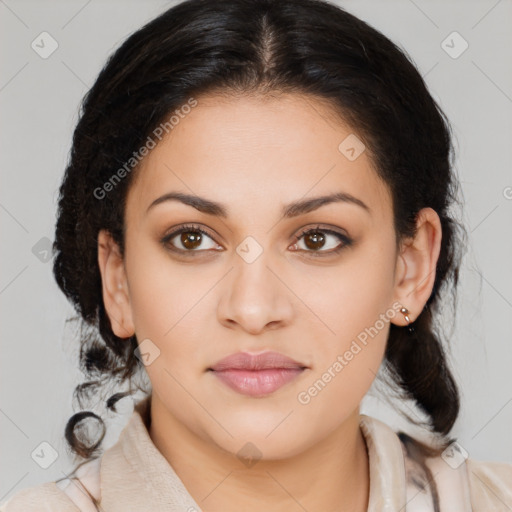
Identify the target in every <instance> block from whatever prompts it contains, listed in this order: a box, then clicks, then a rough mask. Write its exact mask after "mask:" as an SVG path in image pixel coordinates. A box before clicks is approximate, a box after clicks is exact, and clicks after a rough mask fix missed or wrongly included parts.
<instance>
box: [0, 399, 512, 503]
mask: <svg viewBox="0 0 512 512" xmlns="http://www.w3.org/2000/svg"><path fill="white" fill-rule="evenodd" d="M149 409H150V400H149V397H148V398H146V399H144V400H143V401H141V402H139V403H138V404H137V406H136V408H135V411H134V412H133V414H132V416H131V418H130V420H129V422H128V424H127V425H126V426H125V428H124V429H123V431H122V432H121V434H120V436H119V439H118V441H117V443H116V444H114V445H113V446H112V447H110V448H109V449H107V450H106V451H105V452H104V453H103V455H102V456H101V457H100V458H98V459H95V460H93V461H90V462H88V463H87V464H84V465H83V466H82V467H80V468H79V470H78V472H77V476H78V477H79V478H80V480H79V481H77V480H69V479H66V480H63V481H60V482H58V483H56V482H47V483H43V484H40V485H37V486H34V487H29V488H27V489H22V490H20V491H18V492H17V493H16V494H14V495H13V496H11V497H10V499H8V500H7V501H6V502H4V503H3V504H2V505H0V512H36V511H37V512H42V511H51V512H79V511H80V510H82V511H85V512H94V511H96V510H100V511H102V512H128V511H137V512H164V511H165V512H171V511H179V512H200V511H201V508H200V506H199V505H198V504H197V503H196V502H195V501H194V499H193V498H192V496H191V495H190V494H189V493H188V491H187V489H186V488H185V486H184V484H183V482H182V481H181V480H180V478H179V477H178V475H177V474H176V473H175V471H174V470H173V468H172V466H171V465H170V464H169V463H168V462H167V460H166V459H165V458H164V457H163V455H162V454H161V453H160V452H159V451H158V449H157V448H156V446H155V445H154V444H153V442H152V440H151V438H150V437H149V433H148V429H147V425H148V419H149V413H150V410H149ZM360 426H361V431H362V433H363V435H364V438H365V441H366V445H367V448H368V454H369V464H370V495H369V506H368V512H399V511H400V512H434V511H435V510H436V509H435V508H434V505H433V498H432V496H431V493H430V490H429V489H430V487H429V486H428V485H426V483H427V482H428V478H427V479H426V478H425V476H424V473H422V470H421V468H420V467H419V466H418V465H417V463H416V462H415V461H414V460H412V459H411V458H410V457H409V456H408V455H407V451H406V449H405V447H404V444H402V442H401V440H400V438H399V437H398V436H397V434H396V433H395V432H394V431H393V430H392V429H391V428H390V427H389V426H388V425H386V424H385V423H383V422H381V421H380V420H378V419H376V418H372V417H370V416H367V415H364V414H361V415H360ZM427 465H428V467H429V468H430V470H431V472H432V473H431V474H432V476H433V477H434V478H435V481H436V482H437V487H438V493H439V502H440V508H439V510H440V512H494V511H496V512H511V511H512V464H508V463H500V462H481V461H474V460H472V459H471V458H466V459H464V457H463V456H460V454H458V453H456V450H455V453H452V454H451V456H450V457H438V458H430V459H427ZM82 484H83V486H82ZM84 487H85V488H84ZM86 489H87V490H88V491H89V492H90V493H91V494H92V495H93V496H95V497H97V498H100V497H101V500H100V503H99V507H98V508H96V507H95V506H94V505H93V503H92V501H91V500H90V498H89V496H88V493H87V491H86ZM311 512H313V511H311Z"/></svg>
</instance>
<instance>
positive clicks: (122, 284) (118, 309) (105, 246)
mask: <svg viewBox="0 0 512 512" xmlns="http://www.w3.org/2000/svg"><path fill="white" fill-rule="evenodd" d="M98 266H99V269H100V274H101V286H102V295H103V303H104V304H105V310H106V311H107V314H108V317H109V319H110V325H111V327H112V331H113V332H114V334H115V335H116V336H118V337H119V338H129V337H130V336H133V334H134V332H135V328H134V325H133V320H132V313H131V305H130V296H129V292H128V286H127V279H126V272H125V267H124V261H123V258H122V256H121V254H120V251H119V247H118V245H117V244H116V242H115V241H114V240H113V238H112V235H111V234H110V233H109V232H108V231H106V230H104V229H102V230H100V232H99V233H98Z"/></svg>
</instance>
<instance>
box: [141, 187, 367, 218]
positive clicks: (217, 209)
mask: <svg viewBox="0 0 512 512" xmlns="http://www.w3.org/2000/svg"><path fill="white" fill-rule="evenodd" d="M166 201H179V202H181V203H183V204H186V205H188V206H192V207H193V208H195V209H196V210H198V211H200V212H202V213H206V214H208V215H214V216H216V217H222V218H227V217H228V209H227V208H226V207H225V206H223V205H222V204H220V203H216V202H215V201H212V200H210V199H206V198H204V197H199V196H196V195H190V194H184V193H182V192H169V193H167V194H164V195H163V196H161V197H158V198H157V199H155V200H154V201H153V202H152V203H151V204H150V205H149V207H148V209H147V210H146V214H147V213H148V212H149V210H151V208H153V207H155V206H156V205H158V204H162V203H164V202H166ZM340 202H341V203H348V204H354V205H357V206H360V207H361V208H362V209H364V210H365V211H366V212H367V213H369V214H370V215H371V210H370V207H369V206H368V205H367V204H366V203H364V202H363V201H361V199H358V198H357V197H354V196H353V195H351V194H348V193H346V192H336V193H333V194H329V195H326V196H319V197H313V198H310V199H300V200H298V201H294V202H293V203H290V204H288V205H285V206H284V207H283V209H282V212H281V213H282V216H283V217H284V218H293V217H298V216H299V215H303V214H305V213H309V212H312V211H314V210H317V209H318V208H320V207H321V206H324V205H326V204H331V203H340Z"/></svg>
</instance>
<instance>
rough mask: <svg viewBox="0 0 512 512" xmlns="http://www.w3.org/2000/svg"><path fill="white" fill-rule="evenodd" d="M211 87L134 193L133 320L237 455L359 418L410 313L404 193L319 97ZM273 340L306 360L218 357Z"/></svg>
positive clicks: (177, 415)
mask: <svg viewBox="0 0 512 512" xmlns="http://www.w3.org/2000/svg"><path fill="white" fill-rule="evenodd" d="M197 100H198V104H197V106H195V107H193V108H192V109H191V111H190V112H189V113H188V114H187V115H186V116H183V117H182V118H181V119H180V120H179V123H178V124H177V125H175V126H174V128H173V129H172V131H170V135H169V136H168V137H167V138H165V139H163V140H162V141H161V142H160V143H159V144H158V145H157V146H156V147H155V148H154V149H153V150H152V151H151V152H150V153H149V154H148V155H147V157H146V158H145V159H144V160H143V162H142V164H141V167H140V168H139V169H138V170H137V172H138V174H137V179H136V180H135V181H134V183H133V184H132V187H131V189H130V191H129V194H128V197H127V203H126V210H125V223H126V239H125V244H126V251H125V258H124V261H123V267H122V272H123V283H124V285H125V286H126V290H125V293H126V297H127V300H126V304H125V305H122V306H121V313H120V314H119V316H120V318H122V320H120V322H121V324H123V325H125V326H126V325H128V324H129V325H132V326H133V329H134V331H135V333H136V336H137V339H138V340H139V345H142V344H145V345H143V346H141V349H142V350H141V351H142V352H148V353H149V356H148V357H147V362H148V363H149V364H147V366H146V370H147V372H148V375H149V378H150V380H151V382H152V387H153V394H154V395H156V396H157V397H158V401H159V402H160V403H161V404H162V407H163V408H164V409H165V414H166V415H167V417H168V419H169V421H170V422H172V423H173V424H174V425H178V426H179V428H181V429H184V431H188V432H192V433H193V434H195V435H197V436H198V437H199V438H201V439H202V440H204V441H206V442H208V443H210V444H212V445H215V446H217V447H220V448H222V449H223V450H226V451H228V452H231V453H236V451H237V450H239V449H240V446H242V445H243V444H244V442H247V441H251V442H252V443H253V444H255V445H256V446H257V447H258V448H259V449H260V451H261V452H262V453H263V454H264V457H267V458H269V459H272V458H274V459H277V458H282V457H286V456H291V455H293V454H296V453H299V452H301V451H304V450H307V449H308V447H311V446H313V445H314V444H315V443H318V442H320V441H321V440H322V439H325V438H326V437H328V436H329V435H330V434H331V433H333V432H335V431H337V430H339V429H340V428H342V427H343V425H344V424H346V422H348V421H355V420H354V418H357V415H358V410H359V404H360V402H361V399H362V398H363V396H364V395H365V393H366V392H367V391H368V389H369V387H370V385H371V383H372V381H373V379H374V377H375V374H376V373H377V371H378V368H379V366H380V364H381V362H382V360H383V356H384V350H385V345H386V339H387V335H388V331H389V321H390V319H394V320H395V322H396V319H397V318H398V317H401V316H402V315H400V313H398V307H397V305H396V304H397V303H396V298H397V295H396V282H397V280H396V271H397V268H398V267H397V262H398V261H399V259H400V258H399V256H398V255H397V252H396V246H395V232H394V229H393V217H392V203H391V197H390V193H389V190H388V188H387V186H386V184H385V183H383V182H382V181H381V180H380V179H379V178H378V176H377V175H376V173H375V171H374V170H373V168H372V164H371V161H370V156H369V154H368V151H364V150H363V151H362V153H360V154H359V156H357V153H358V152H359V151H360V147H356V149H355V152H354V154H353V153H352V152H351V151H350V150H347V146H348V147H350V146H351V144H348V142H345V143H344V144H342V145H341V150H340V149H339V147H340V143H342V142H343V141H344V140H345V139H346V138H347V137H349V136H350V137H351V139H348V141H349V142H350V141H352V142H353V141H354V140H356V139H353V137H354V135H355V134H354V132H353V130H352V129H351V128H350V127H349V126H348V125H345V124H344V123H342V122H341V121H337V122H335V121H334V119H333V118H332V117H330V116H329V113H328V111H327V109H326V106H325V105H323V104H321V103H319V102H317V101H315V100H314V99H312V98H306V97H301V96H298V95H283V96H281V97H279V98H274V99H266V100H263V99H257V98H249V97H244V98H233V99H231V100H227V99H220V98H218V97H213V96H210V97H201V98H197ZM352 145H353V144H352ZM354 155H356V156H357V158H355V159H354ZM348 156H349V157H350V158H348ZM170 193H181V194H186V195H190V196H192V197H195V198H196V199H197V198H201V200H202V201H203V200H204V201H206V200H207V201H209V202H210V204H208V203H203V206H201V204H200V201H199V200H198V199H197V201H196V205H197V206H198V208H195V207H194V206H193V205H191V204H185V203H184V202H182V201H180V200H177V199H167V200H164V199H160V200H159V198H162V196H164V195H166V194H170ZM332 194H339V198H338V200H333V201H330V202H323V203H321V202H314V201H313V202H311V200H312V199H314V198H317V197H321V196H330V195H332ZM155 201H157V202H156V203H155ZM211 203H215V206H214V207H212V205H211ZM294 203H297V204H298V205H299V206H295V207H290V205H292V204H294ZM205 204H206V206H208V208H207V207H205V206H204V205H205ZM300 205H303V206H304V205H305V207H301V206H300ZM220 212H222V213H224V214H225V215H221V214H220ZM180 230H182V231H183V232H182V233H180V232H179V231H180ZM104 277H105V276H104ZM124 285H123V286H124ZM123 293H124V292H123ZM119 302H120V303H121V302H122V301H121V300H120V301H119ZM119 329H121V327H119ZM266 351H273V352H278V353H280V354H282V355H284V356H286V357H288V358H291V359H292V360H293V361H295V362H296V363H299V364H298V366H299V367H300V368H299V369H297V368H295V370H289V369H288V370H281V371H279V370H278V371H276V370H270V371H269V370H267V374H266V375H263V373H261V372H260V373H261V376H260V377H258V378H256V377H255V378H252V377H249V376H248V371H246V372H245V373H243V371H240V370H238V373H237V370H232V371H231V374H229V375H227V374H223V372H221V371H218V372H215V371H211V370H210V369H211V368H212V367H214V366H215V365H216V363H217V362H218V361H220V360H222V359H223V358H225V357H226V356H229V355H231V354H235V353H239V352H246V353H250V354H260V353H263V352H266ZM228 373H229V372H228ZM252 375H254V374H252ZM233 382H234V383H235V384H234V385H233ZM229 383H231V385H230V384H229ZM237 383H238V388H239V389H235V388H236V384H237ZM266 386H267V387H266ZM240 388H241V389H240ZM244 390H245V391H244Z"/></svg>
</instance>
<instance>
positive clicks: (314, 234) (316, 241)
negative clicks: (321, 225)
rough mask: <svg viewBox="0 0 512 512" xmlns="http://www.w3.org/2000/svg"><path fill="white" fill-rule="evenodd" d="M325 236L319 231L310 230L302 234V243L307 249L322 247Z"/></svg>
mask: <svg viewBox="0 0 512 512" xmlns="http://www.w3.org/2000/svg"><path fill="white" fill-rule="evenodd" d="M324 242H325V236H324V234H323V233H322V232H321V231H311V232H310V233H308V234H307V235H305V236H304V243H305V244H306V246H307V247H308V248H309V249H313V250H317V249H321V248H322V247H323V244H324Z"/></svg>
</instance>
